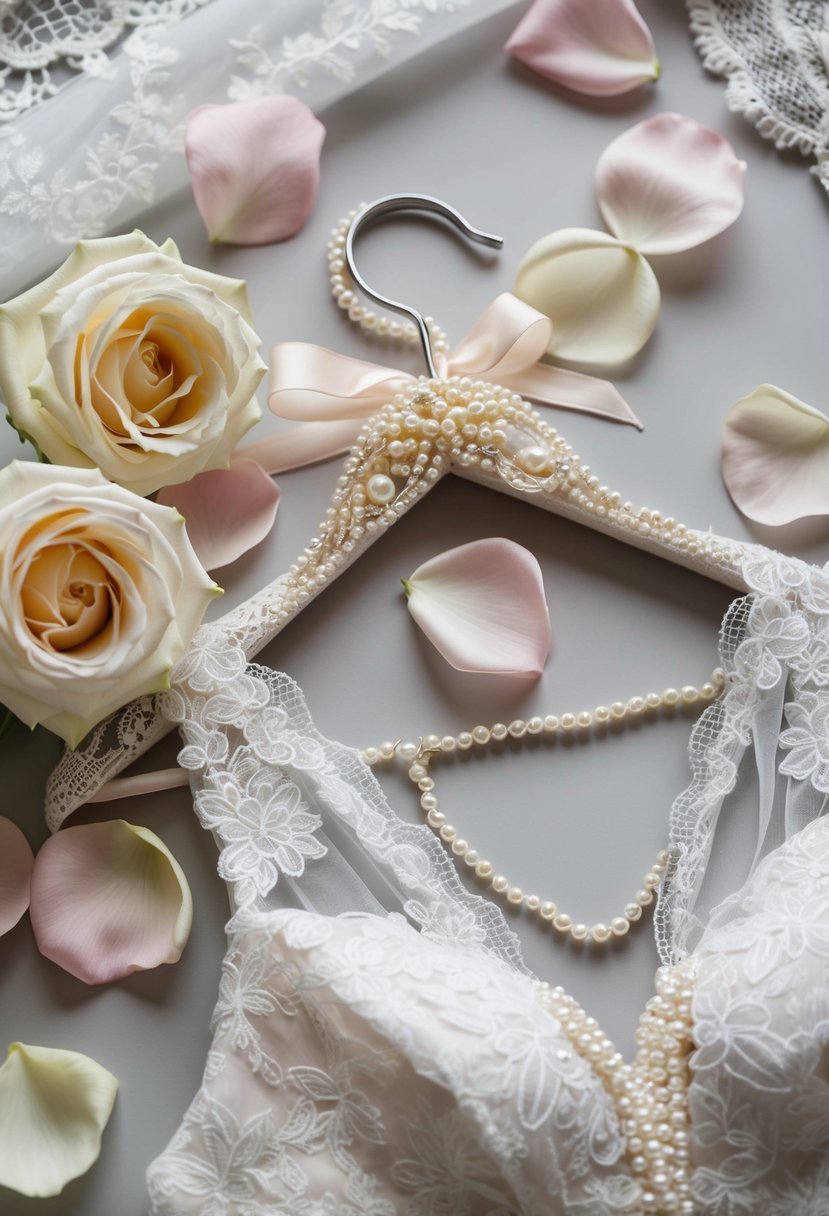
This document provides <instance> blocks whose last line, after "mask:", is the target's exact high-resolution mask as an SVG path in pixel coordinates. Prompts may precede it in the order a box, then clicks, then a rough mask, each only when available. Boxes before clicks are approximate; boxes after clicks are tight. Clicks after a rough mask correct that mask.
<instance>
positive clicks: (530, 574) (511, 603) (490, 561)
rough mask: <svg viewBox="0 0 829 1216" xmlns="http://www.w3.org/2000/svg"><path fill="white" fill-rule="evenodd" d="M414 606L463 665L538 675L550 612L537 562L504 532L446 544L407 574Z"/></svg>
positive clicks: (446, 652) (436, 640) (444, 650)
mask: <svg viewBox="0 0 829 1216" xmlns="http://www.w3.org/2000/svg"><path fill="white" fill-rule="evenodd" d="M403 585H404V587H405V589H406V594H407V596H408V608H409V612H410V613H411V615H412V616H413V618H414V619H415V621H417V623H418V625H419V626H420V628H421V629H422V630H423V632H424V633H425V634H426V636H427V637H428V639H429V641H430V642H432V644H433V645H434V646H435V647H436V649H437V650H439V651H440V653H441V654H442V655H443V657H444V658H445V659H446V661H447V662H448V663H450V664H451V665H452V666H453V667H455V668H457V669H458V671H476V672H491V673H501V674H505V675H519V676H538V675H540V674H541V672H542V670H543V669H544V664H545V662H546V661H547V655H548V653H549V649H550V617H549V613H548V611H547V602H546V600H545V598H544V582H543V579H542V576H541V568H540V567H539V565H538V562H537V561H536V559H535V558H534V557H533V555H532V553H530V552H529V551H528V550H527V549H524V548H522V547H521V545H517V544H516V543H515V542H514V541H511V540H505V539H504V538H502V537H492V538H489V539H486V540H478V541H473V542H472V543H471V544H468V545H461V546H459V547H458V548H457V549H449V550H447V551H446V552H445V553H440V554H438V556H437V557H433V558H431V559H430V560H429V561H427V562H424V563H423V565H422V566H418V568H417V570H415V572H414V574H412V575H411V576H410V577H409V578H408V579H404V580H403Z"/></svg>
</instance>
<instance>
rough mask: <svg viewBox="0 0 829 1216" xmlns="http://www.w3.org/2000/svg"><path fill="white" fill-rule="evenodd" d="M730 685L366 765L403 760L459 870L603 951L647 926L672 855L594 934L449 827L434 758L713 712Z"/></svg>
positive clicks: (483, 732)
mask: <svg viewBox="0 0 829 1216" xmlns="http://www.w3.org/2000/svg"><path fill="white" fill-rule="evenodd" d="M724 685H725V675H724V673H723V671H722V669H721V668H719V667H717V668H715V670H714V671H713V672H712V673H711V679H710V680H709V681H707V682H706V683H705V684H702V685H701V686H700V687H699V688H698V687H697V686H696V685H693V684H686V685H685V686H684V687H682V688H679V689H677V688H666V689H665V691H664V692H662V693H648V694H647V696H644V697H631V698H630V700H628V701H614V702H613V703H612V704H611V705H599V706H597V707H596V709H594V710H592V711H589V710H582V711H581V712H579V713H564V714H561V715H560V716H556V715H555V714H548V715H547V717H545V718H541V717H533V718H530V719H529V720H528V721H526V722H525V721H524V720H523V719H522V718H516V719H515V720H514V721H512V722H510V723H509V724H505V723H503V722H496V723H495V725H494V726H475V727H473V728H472V730H470V731H461V733H460V734H459V735H444V736H443V738H440V737H439V736H438V735H425V736H424V737H423V738H421V740H420V742H419V743H402V742H400V741H398V742H396V743H392V742H390V741H389V742H385V743H383V744H381V745H380V747H369V748H366V749H365V751H364V752H363V757H364V759H365V761H366V763H367V764H371V765H374V764H378V763H380V762H383V761H390V760H393V759H394V757H395V756H399V757H400V759H401V760H402V761H403V762H404V763H406V764H408V766H409V768H408V775H409V778H410V780H411V781H412V782H413V783H414V784H415V785H416V786H417V789H418V790H419V792H420V805H421V807H422V809H423V812H424V814H425V816H426V823H427V824H428V825H429V827H430V828H431V829H432V830H433V831H434V832H435V834H436V835H437V836H439V837H440V839H441V840H442V841H443V843H444V844H445V845H446V847H447V849H448V850H449V851H450V853H451V854H452V856H453V857H454V858H455V860H456V861H457V862H458V864H459V865H462V866H465V867H466V868H467V869H469V870H471V871H472V872H473V873H474V875H475V877H476V878H478V879H480V880H481V881H482V882H484V883H486V884H487V886H488V888H489V890H490V891H491V892H493V893H494V894H495V895H497V896H499V897H500V898H503V899H504V900H506V902H507V904H509V905H511V906H512V907H514V908H520V907H523V908H524V909H525V910H526V911H527V912H530V913H532V914H533V915H537V916H538V917H539V918H540V919H541V920H542V921H544V922H545V923H546V924H549V925H551V926H552V928H553V929H554V930H555V931H556V932H557V933H559V934H561V935H562V936H564V937H569V938H571V939H572V940H573V941H576V942H584V941H588V940H589V941H591V942H593V943H594V944H596V945H604V943H605V942H608V941H610V940H611V939H612V938H617V937H624V936H625V934H626V933H628V932H629V930H630V927H631V925H633V924H635V923H636V922H637V921H639V920H641V918H642V911H643V909H644V908H647V907H648V906H649V905H650V904H652V903H653V897H654V892H655V891H656V890H657V889H658V887H659V885H660V883H661V881H662V877H663V875H664V873H665V868H666V866H667V863H668V854H667V853H666V852H664V851H662V852H660V853H659V854H657V858H656V861H655V862H654V864H653V865H652V866H651V868H650V869H649V870H648V872H647V873H646V874H645V876H644V878H643V880H642V886H641V887H640V888H639V889H638V890H637V891H636V892H635V893H634V895H633V898H632V899H631V901H630V902H629V903H627V904H625V906H624V911H623V913H622V915H620V916H615V917H613V919H612V920H610V921H609V922H605V921H597V922H596V924H594V925H592V926H588V925H586V924H584V923H583V922H581V921H576V920H574V919H573V917H572V916H570V915H569V914H568V913H567V912H564V911H560V910H559V908H558V905H557V904H555V903H554V902H553V901H552V900H542V899H541V898H540V897H539V896H538V895H526V894H525V893H524V891H523V890H522V889H521V887H518V886H514V885H513V884H512V883H511V882H510V881H509V879H508V878H506V876H505V875H504V874H502V873H499V872H497V871H496V869H495V866H494V865H493V864H492V862H491V861H489V860H487V859H486V858H485V857H482V856H481V854H480V853H479V852H478V850H477V849H474V848H473V847H472V846H471V844H470V843H469V841H468V840H466V839H465V838H464V837H462V836H461V835H460V834H459V833H458V830H457V828H455V827H454V826H453V825H452V824H451V823H448V822H447V819H446V815H445V814H444V813H443V811H441V810H440V809H439V808H438V800H437V795H436V794H435V782H434V778H433V777H432V776H431V773H430V763H431V760H432V757H433V756H436V755H440V754H443V755H451V754H452V753H453V752H457V751H469V750H470V748H483V747H486V746H488V745H489V744H490V743H493V742H496V743H497V742H501V741H503V740H505V739H508V738H509V739H523V738H526V737H527V736H539V735H541V736H546V737H548V738H550V737H554V736H558V735H562V736H572V735H576V734H582V735H583V734H585V733H586V732H587V731H589V730H591V729H595V728H598V729H603V728H606V727H607V726H609V725H614V726H621V725H622V724H623V723H624V722H626V721H628V720H634V719H641V718H643V717H645V716H646V715H648V714H650V715H655V714H656V712H657V711H659V710H661V709H666V710H668V711H673V710H675V709H676V708H677V707H678V706H684V707H693V706H698V705H706V704H708V703H710V702H711V701H713V700H714V698H715V697H716V696H717V695H718V694H719V692H720V691H721V690H722V688H723V687H724Z"/></svg>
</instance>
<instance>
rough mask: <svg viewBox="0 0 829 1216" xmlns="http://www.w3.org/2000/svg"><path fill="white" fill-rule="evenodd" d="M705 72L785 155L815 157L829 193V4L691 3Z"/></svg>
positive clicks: (770, 0)
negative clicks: (788, 151)
mask: <svg viewBox="0 0 829 1216" xmlns="http://www.w3.org/2000/svg"><path fill="white" fill-rule="evenodd" d="M688 9H689V12H690V15H691V31H692V33H693V35H694V41H695V42H696V45H697V47H698V49H699V51H700V54H701V55H702V60H703V63H704V64H705V67H706V68H708V69H709V71H711V72H715V73H716V74H717V75H718V76H725V77H726V78H727V80H728V86H727V89H726V101H727V102H728V105H729V107H730V108H731V109H732V110H735V111H737V112H738V113H740V114H744V115H745V117H746V118H747V119H748V121H749V122H751V123H753V124H754V126H755V127H756V128H757V130H758V131H759V132H760V134H761V135H763V136H764V137H765V138H766V139H771V140H773V141H774V143H775V145H776V146H777V147H778V148H781V149H783V148H797V150H798V151H800V152H802V153H803V154H804V155H805V156H813V157H814V158H815V160H816V164H815V165H814V166H813V168H812V172H813V173H815V174H816V175H817V177H818V178H819V179H820V182H821V184H822V185H823V186H824V187H825V188H826V189H827V190H829V69H827V58H829V4H827V2H826V0H797V2H796V3H792V0H688Z"/></svg>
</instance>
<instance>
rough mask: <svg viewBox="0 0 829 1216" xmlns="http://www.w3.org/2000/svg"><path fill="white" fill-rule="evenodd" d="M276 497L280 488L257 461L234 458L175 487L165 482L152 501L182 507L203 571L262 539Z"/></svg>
mask: <svg viewBox="0 0 829 1216" xmlns="http://www.w3.org/2000/svg"><path fill="white" fill-rule="evenodd" d="M279 498H280V491H279V487H278V486H277V485H276V483H275V482H274V481H273V480H272V479H271V478H270V477H269V476H268V474H267V473H266V472H265V470H264V469H263V468H262V466H261V464H258V463H257V462H256V461H255V460H248V459H243V458H241V457H237V458H236V459H235V460H232V461H231V463H230V468H229V469H212V470H211V471H210V472H207V473H199V474H197V475H196V476H195V477H193V478H192V479H191V480H190V481H185V482H183V483H182V484H181V485H179V486H165V488H164V489H163V490H159V492H158V495H157V497H156V501H157V502H160V503H163V505H164V506H165V507H175V508H176V510H177V511H180V512H181V514H182V515H183V516H184V518H185V521H186V523H187V535H188V536H189V537H190V543H191V544H192V546H193V548H194V549H195V551H196V556H197V557H198V559H199V561H200V562H201V564H202V565H203V566H204V568H205V570H215V569H216V568H217V566H226V565H228V563H229V562H235V561H236V559H237V557H241V556H242V554H243V553H247V551H248V549H252V548H253V547H254V545H258V544H259V542H260V541H262V540H264V539H265V537H266V536H267V535H268V533H269V532H270V530H271V528H272V527H273V525H274V520H275V519H276V511H277V507H278V506H279Z"/></svg>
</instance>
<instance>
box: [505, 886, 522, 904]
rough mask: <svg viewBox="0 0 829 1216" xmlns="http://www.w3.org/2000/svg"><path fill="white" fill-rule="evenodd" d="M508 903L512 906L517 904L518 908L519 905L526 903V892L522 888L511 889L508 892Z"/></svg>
mask: <svg viewBox="0 0 829 1216" xmlns="http://www.w3.org/2000/svg"><path fill="white" fill-rule="evenodd" d="M507 902H508V903H511V904H515V905H516V907H517V906H518V904H520V903H523V902H524V892H523V891H522V890H521V888H520V887H510V888H509V890H508V891H507Z"/></svg>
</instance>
